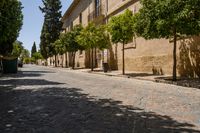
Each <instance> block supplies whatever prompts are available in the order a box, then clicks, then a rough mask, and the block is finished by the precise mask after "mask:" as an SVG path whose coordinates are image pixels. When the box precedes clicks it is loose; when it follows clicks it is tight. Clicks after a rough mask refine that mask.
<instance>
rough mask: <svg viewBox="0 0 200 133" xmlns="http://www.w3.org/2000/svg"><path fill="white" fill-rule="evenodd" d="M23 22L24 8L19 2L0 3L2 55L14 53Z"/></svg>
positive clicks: (0, 50)
mask: <svg viewBox="0 0 200 133" xmlns="http://www.w3.org/2000/svg"><path fill="white" fill-rule="evenodd" d="M22 20H23V15H22V6H21V2H20V1H19V0H6V1H1V2H0V23H1V24H0V55H8V54H10V53H11V52H12V49H13V43H14V42H15V41H16V39H17V37H18V35H19V31H20V29H21V26H22Z"/></svg>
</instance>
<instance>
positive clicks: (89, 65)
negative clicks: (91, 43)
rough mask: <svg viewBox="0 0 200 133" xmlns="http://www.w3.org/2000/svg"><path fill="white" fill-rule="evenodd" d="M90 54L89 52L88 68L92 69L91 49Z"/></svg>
mask: <svg viewBox="0 0 200 133" xmlns="http://www.w3.org/2000/svg"><path fill="white" fill-rule="evenodd" d="M88 52H89V59H88V62H89V64H88V67H90V68H91V54H90V49H89V50H88Z"/></svg>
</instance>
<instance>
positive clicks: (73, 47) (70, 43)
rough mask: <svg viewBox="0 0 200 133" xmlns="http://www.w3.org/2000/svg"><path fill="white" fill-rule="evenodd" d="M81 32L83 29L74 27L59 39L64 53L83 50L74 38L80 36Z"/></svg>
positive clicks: (79, 26) (78, 26) (77, 26)
mask: <svg viewBox="0 0 200 133" xmlns="http://www.w3.org/2000/svg"><path fill="white" fill-rule="evenodd" d="M82 30H83V27H82V26H81V25H76V26H74V28H73V30H72V31H70V32H67V33H66V34H65V35H64V36H63V37H61V38H62V39H61V40H62V42H64V44H65V48H66V51H68V52H76V51H78V50H83V49H84V47H83V46H82V45H80V44H79V43H78V42H77V40H76V38H77V37H78V36H79V35H80V34H81V31H82Z"/></svg>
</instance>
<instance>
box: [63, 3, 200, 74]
mask: <svg viewBox="0 0 200 133" xmlns="http://www.w3.org/2000/svg"><path fill="white" fill-rule="evenodd" d="M140 8H141V5H140V2H139V0H74V1H73V3H72V4H71V6H70V7H69V8H68V10H67V11H66V12H65V14H64V16H63V18H62V21H63V28H64V29H65V31H64V32H68V31H70V30H71V29H72V27H73V26H75V25H77V24H82V25H83V26H87V25H88V23H89V22H92V21H93V22H95V23H96V24H106V23H108V22H109V19H110V18H111V17H112V16H115V15H118V14H121V13H123V12H124V11H125V10H126V9H129V10H131V11H133V13H136V12H138V10H139V9H140ZM190 41H195V42H198V41H199V38H198V37H195V38H193V39H186V40H183V41H179V42H178V49H177V57H178V58H179V55H180V53H181V52H182V53H183V54H184V53H185V52H183V51H184V49H182V47H183V44H185V43H184V42H187V43H186V44H185V45H187V44H188V43H189V42H190ZM186 47H188V46H186ZM197 47H198V48H199V44H197ZM172 52H173V43H170V41H169V40H166V39H159V40H156V39H155V40H148V41H147V40H145V39H143V38H133V41H132V42H131V43H129V44H127V45H126V47H125V69H126V70H127V71H137V72H141V73H146V72H152V73H155V74H170V75H171V74H172V65H173V58H172ZM188 53H189V52H188ZM67 56H68V57H69V60H70V55H69V54H68V55H67ZM67 56H64V57H65V60H66V57H67ZM186 56H187V54H186ZM64 57H63V58H64ZM96 57H97V64H98V67H101V64H102V60H103V58H104V61H107V62H108V63H109V66H110V68H112V69H119V70H120V69H121V67H122V45H121V44H113V45H112V47H111V48H110V49H109V50H104V52H102V51H98V50H97V53H96ZM188 58H191V57H188ZM183 60H185V59H183ZM195 60H196V61H195V63H196V65H195V67H198V65H200V61H199V60H200V59H199V58H197V59H195ZM65 62H66V61H64V64H66V63H65ZM68 62H69V61H68ZM178 62H181V58H179V61H178ZM182 62H184V63H182V64H180V63H178V68H177V69H178V72H180V73H183V75H184V73H185V72H184V71H185V70H186V69H187V67H188V66H187V62H186V63H185V61H182ZM189 63H190V64H192V63H191V62H189ZM64 64H63V65H64ZM87 64H88V51H86V52H85V51H79V52H78V53H77V55H76V67H88V66H89V65H87ZM189 67H192V66H189ZM197 69H198V68H197ZM186 73H187V72H186Z"/></svg>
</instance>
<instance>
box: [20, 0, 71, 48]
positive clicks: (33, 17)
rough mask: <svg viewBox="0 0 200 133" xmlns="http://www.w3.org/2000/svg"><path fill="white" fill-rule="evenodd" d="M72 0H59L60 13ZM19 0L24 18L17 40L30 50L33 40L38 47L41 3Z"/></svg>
mask: <svg viewBox="0 0 200 133" xmlns="http://www.w3.org/2000/svg"><path fill="white" fill-rule="evenodd" d="M72 1H73V0H61V2H62V14H64V12H65V11H66V10H67V8H68V7H69V5H70V4H71V3H72ZM21 2H22V5H23V7H24V8H23V15H24V20H23V26H22V30H21V31H20V35H19V37H18V40H19V41H21V42H23V46H24V47H25V48H26V49H28V50H31V47H32V45H33V42H34V41H35V42H36V45H37V48H38V47H39V43H40V32H41V29H42V24H43V20H44V17H43V14H42V13H41V11H40V10H39V8H38V7H39V6H41V5H42V0H21Z"/></svg>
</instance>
